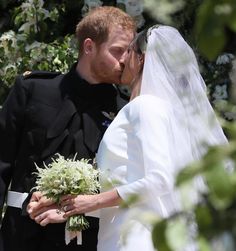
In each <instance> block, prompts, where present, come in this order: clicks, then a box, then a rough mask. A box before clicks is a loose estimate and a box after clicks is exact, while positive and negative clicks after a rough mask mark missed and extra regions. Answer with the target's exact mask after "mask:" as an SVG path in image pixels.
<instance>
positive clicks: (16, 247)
mask: <svg viewBox="0 0 236 251" xmlns="http://www.w3.org/2000/svg"><path fill="white" fill-rule="evenodd" d="M119 94H120V92H119V91H118V89H117V88H116V87H114V86H113V85H112V84H95V85H91V84H88V83H87V82H86V81H85V80H83V79H81V78H80V77H79V75H78V74H77V73H76V71H75V65H74V66H73V67H72V69H71V71H70V72H69V73H67V74H65V75H63V74H59V73H50V72H32V73H30V74H28V75H25V76H23V75H21V76H18V77H17V79H16V83H15V85H14V86H13V88H12V90H11V92H10V94H9V96H8V98H7V100H6V102H5V103H4V105H3V108H2V109H1V111H0V203H1V204H0V205H1V207H2V206H3V203H4V200H5V197H6V194H7V190H8V187H9V185H10V190H13V191H17V192H30V191H31V189H32V187H34V186H35V177H34V175H33V173H34V172H36V167H35V163H36V164H37V165H38V166H41V165H42V163H43V162H45V163H46V164H48V163H49V162H50V161H51V158H52V157H53V156H54V155H55V154H56V153H60V154H62V155H63V156H65V157H66V158H67V157H73V156H74V154H75V153H77V158H78V159H80V158H89V159H93V158H94V157H95V153H96V151H97V149H98V146H99V142H100V140H101V138H102V136H103V134H104V132H105V130H106V128H107V126H108V125H109V124H110V123H111V120H110V119H109V116H106V114H111V113H114V114H116V113H117V112H118V110H120V109H121V108H122V106H123V105H125V103H126V102H127V100H125V99H124V98H121V97H120V95H119ZM104 112H105V113H104ZM104 114H105V115H104ZM26 204H27V203H25V205H24V206H26ZM88 218H89V221H90V228H89V230H86V231H83V246H76V245H75V243H71V244H69V245H68V246H65V244H64V243H65V241H64V228H65V226H64V224H49V225H48V226H46V227H41V226H40V225H38V224H36V223H35V222H34V221H32V220H31V219H30V218H29V216H28V215H27V213H26V212H25V210H24V208H23V210H21V209H18V208H13V207H7V210H6V213H5V217H4V219H3V222H2V228H1V236H0V238H1V239H0V250H2V251H31V250H32V251H33V250H34V251H39V250H40V251H41V250H44V248H45V249H47V250H50V251H53V250H54V249H55V250H57V251H58V250H76V251H80V250H81V251H82V250H86V251H90V250H91V251H92V250H93V251H95V250H96V248H95V247H96V242H97V231H98V219H96V218H92V217H88ZM1 245H2V247H1Z"/></svg>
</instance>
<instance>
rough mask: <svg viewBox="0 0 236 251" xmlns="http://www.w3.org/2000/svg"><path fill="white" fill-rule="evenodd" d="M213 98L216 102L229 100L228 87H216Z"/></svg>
mask: <svg viewBox="0 0 236 251" xmlns="http://www.w3.org/2000/svg"><path fill="white" fill-rule="evenodd" d="M212 97H213V98H214V99H215V100H220V99H227V98H228V94H227V85H226V84H225V85H217V86H216V87H215V91H214V93H213V94H212Z"/></svg>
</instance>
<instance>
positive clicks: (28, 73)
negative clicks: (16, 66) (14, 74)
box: [23, 71, 32, 77]
mask: <svg viewBox="0 0 236 251" xmlns="http://www.w3.org/2000/svg"><path fill="white" fill-rule="evenodd" d="M31 72H32V71H25V72H24V73H23V76H24V77H25V76H28V75H30V74H31Z"/></svg>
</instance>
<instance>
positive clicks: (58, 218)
mask: <svg viewBox="0 0 236 251" xmlns="http://www.w3.org/2000/svg"><path fill="white" fill-rule="evenodd" d="M63 215H64V214H63V212H62V211H60V210H59V209H58V208H57V206H55V205H53V206H49V207H44V209H43V210H42V211H38V215H37V216H35V218H34V220H35V221H36V222H37V223H38V224H40V225H41V226H46V225H47V224H49V223H62V222H65V221H66V219H65V218H64V217H63Z"/></svg>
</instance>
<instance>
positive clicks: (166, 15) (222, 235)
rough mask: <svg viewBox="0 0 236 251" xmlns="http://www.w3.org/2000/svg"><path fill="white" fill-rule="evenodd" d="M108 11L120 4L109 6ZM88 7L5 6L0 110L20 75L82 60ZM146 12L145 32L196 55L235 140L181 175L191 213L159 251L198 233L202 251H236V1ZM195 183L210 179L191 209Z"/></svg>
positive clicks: (17, 1)
mask: <svg viewBox="0 0 236 251" xmlns="http://www.w3.org/2000/svg"><path fill="white" fill-rule="evenodd" d="M103 5H113V6H116V5H117V3H116V1H105V0H104V1H103ZM83 6H84V1H81V0H47V1H43V0H0V104H2V103H3V102H4V100H5V98H6V95H7V93H8V92H9V88H10V87H11V86H12V85H13V83H14V79H15V76H16V75H17V74H22V73H23V72H24V71H27V70H47V71H61V72H67V71H68V69H69V68H70V66H71V65H72V63H74V62H75V61H76V59H77V53H78V52H77V44H76V41H75V39H74V30H75V26H76V24H77V23H78V21H79V20H80V19H81V17H82V15H81V9H82V7H83ZM119 7H122V8H123V9H125V8H124V6H123V5H120V4H119ZM144 7H145V8H144V12H143V16H144V18H145V20H146V23H145V26H150V25H151V24H154V23H163V24H170V25H173V26H175V27H177V28H178V29H179V30H180V32H181V33H182V34H183V36H184V37H185V38H186V40H187V41H188V42H189V44H190V45H191V46H192V47H193V48H194V50H195V52H196V55H197V57H198V61H199V63H200V69H201V72H202V75H203V77H204V79H205V81H206V84H207V86H208V90H209V98H210V101H211V102H212V104H213V105H214V106H215V108H216V109H217V110H218V111H219V114H220V115H221V117H222V118H223V119H226V120H227V121H226V120H223V121H224V129H225V132H226V134H227V136H228V138H229V145H228V146H227V147H224V148H222V147H215V148H213V149H211V150H210V151H209V153H208V154H207V155H206V156H205V157H204V159H203V160H201V161H199V162H197V163H194V164H193V165H191V166H189V167H187V168H186V169H184V170H183V171H182V172H181V174H180V175H179V178H178V182H177V184H178V186H179V187H180V188H181V191H182V192H183V194H184V195H185V197H184V198H185V204H186V207H184V209H183V211H182V212H181V213H179V214H176V215H174V216H173V217H171V218H170V219H166V220H155V221H154V230H153V241H154V244H155V246H156V247H157V248H158V250H159V251H168V250H183V245H184V244H185V240H186V238H185V237H186V236H187V233H188V232H189V227H190V226H193V227H194V231H192V232H193V233H194V236H192V237H193V239H195V240H196V242H197V243H198V244H199V249H200V250H201V251H209V250H214V251H217V250H220V251H226V250H227V251H229V250H236V244H235V239H236V218H235V215H236V200H235V197H236V196H235V191H236V173H235V169H234V168H231V169H230V171H229V170H226V169H225V165H224V163H225V159H227V160H231V161H232V163H236V125H235V122H234V120H235V118H236V108H235V104H236V102H235V94H234V93H236V92H235V90H234V85H235V84H236V79H231V80H230V78H229V72H230V71H231V67H232V64H231V62H232V60H233V59H234V55H235V49H236V36H235V34H236V1H235V0H189V1H187V0H185V1H184V0H175V1H173V0H145V1H144ZM234 60H235V59H234ZM234 76H235V75H234ZM234 81H235V82H234ZM229 121H231V122H229ZM196 175H202V176H204V178H205V180H206V184H207V187H208V189H207V190H206V191H205V192H204V193H203V194H202V198H201V201H200V203H199V204H197V205H192V204H191V203H188V202H189V201H191V200H190V198H189V197H188V196H189V190H190V188H191V184H192V183H191V182H192V179H193V177H195V176H196Z"/></svg>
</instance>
